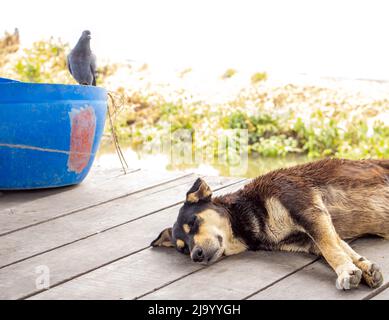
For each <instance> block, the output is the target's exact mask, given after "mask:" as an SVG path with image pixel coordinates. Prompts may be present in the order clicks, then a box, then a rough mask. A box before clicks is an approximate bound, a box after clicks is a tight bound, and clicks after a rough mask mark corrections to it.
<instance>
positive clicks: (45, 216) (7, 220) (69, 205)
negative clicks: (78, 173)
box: [0, 170, 188, 236]
mask: <svg viewBox="0 0 389 320" xmlns="http://www.w3.org/2000/svg"><path fill="white" fill-rule="evenodd" d="M185 175H188V174H183V173H171V172H153V171H144V170H142V171H136V172H133V173H130V174H127V175H122V176H120V177H117V178H116V179H115V180H114V183H112V182H111V181H110V180H108V181H106V182H104V183H85V184H81V185H80V186H78V187H75V188H69V189H67V190H65V191H64V192H61V193H57V194H55V195H52V196H48V197H45V198H42V199H38V200H35V201H32V202H28V203H26V204H21V205H19V206H17V207H14V208H12V211H10V210H7V209H6V210H2V211H0V236H3V235H6V234H8V233H10V232H15V231H18V230H21V229H23V228H27V227H30V226H33V225H37V224H39V223H43V222H45V221H47V220H50V219H56V218H59V217H62V216H65V215H68V214H72V213H74V212H77V211H80V210H84V209H86V208H89V207H92V206H96V205H99V204H102V203H105V202H107V201H111V200H113V199H118V198H121V197H124V196H128V195H130V194H132V193H135V192H139V191H140V190H144V189H147V188H150V187H152V186H155V185H158V184H162V183H166V182H168V181H173V180H175V179H177V178H180V177H182V176H185ZM54 204H55V205H54Z"/></svg>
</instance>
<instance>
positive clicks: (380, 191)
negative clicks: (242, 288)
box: [152, 159, 389, 289]
mask: <svg viewBox="0 0 389 320" xmlns="http://www.w3.org/2000/svg"><path fill="white" fill-rule="evenodd" d="M211 196H212V193H211V191H210V188H209V187H208V186H207V185H206V183H205V182H204V181H202V180H198V181H197V182H196V183H195V185H194V186H193V187H192V189H191V190H190V191H189V192H188V194H187V201H186V202H185V204H184V206H183V208H181V210H180V214H179V217H178V220H177V223H176V224H175V226H174V228H173V235H171V236H170V238H169V237H163V234H168V235H169V234H171V232H170V233H169V232H167V231H166V230H165V231H164V232H163V233H161V234H160V236H159V237H158V238H157V239H156V240H155V241H154V242H153V243H152V244H153V245H154V246H158V245H166V243H168V244H170V245H172V246H175V247H176V248H177V246H176V245H175V244H174V243H176V241H177V240H180V241H181V242H182V243H181V242H180V243H181V247H182V244H183V243H185V244H186V246H187V251H188V252H190V253H191V257H192V259H193V260H195V261H200V262H205V259H207V261H210V262H213V261H215V260H217V259H218V258H219V257H220V256H221V255H222V254H225V255H230V254H235V253H239V252H242V251H244V250H246V249H249V250H258V249H266V250H286V251H302V252H310V253H314V254H321V255H323V256H324V258H325V259H326V260H327V262H328V263H329V264H330V265H331V267H332V268H333V269H334V270H335V272H336V273H337V274H338V280H337V287H338V288H340V289H350V288H352V287H356V286H357V285H358V284H359V282H360V280H361V277H363V279H364V280H365V282H366V283H367V284H368V285H369V286H371V287H377V286H379V285H380V284H381V283H382V281H383V279H382V275H381V273H380V272H379V269H378V267H377V266H376V265H375V264H373V263H371V262H370V261H368V260H367V259H366V258H363V257H361V256H360V255H359V254H357V253H356V252H355V251H354V250H353V249H352V248H351V247H350V246H349V245H348V244H347V243H346V242H345V241H344V239H351V238H356V237H360V236H363V235H366V234H374V235H378V236H381V237H384V238H387V239H389V160H363V161H351V160H343V159H326V160H321V161H316V162H312V163H308V164H304V165H299V166H295V167H292V168H287V169H281V170H277V171H274V172H271V173H268V174H266V175H263V176H261V177H258V178H256V179H254V180H253V181H252V182H251V183H249V184H247V185H246V186H245V187H244V188H243V189H241V190H238V191H237V192H234V193H231V194H228V195H224V196H220V197H216V198H213V199H212V197H211ZM193 217H194V218H193ZM193 219H194V221H195V222H194V223H189V224H188V221H189V222H190V221H192V220H193ZM184 225H185V227H183V226H184ZM184 229H185V230H184ZM169 230H170V231H171V229H169ZM181 230H184V231H183V232H184V233H185V234H183V233H182V232H181ZM216 239H218V240H216ZM220 239H221V240H220ZM162 243H165V244H162ZM184 247H185V245H184ZM184 247H182V248H184ZM177 249H180V248H177ZM180 251H181V249H180Z"/></svg>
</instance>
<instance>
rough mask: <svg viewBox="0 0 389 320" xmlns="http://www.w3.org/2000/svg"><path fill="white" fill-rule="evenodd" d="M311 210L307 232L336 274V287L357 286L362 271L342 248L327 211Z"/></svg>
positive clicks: (345, 288) (349, 287)
mask: <svg viewBox="0 0 389 320" xmlns="http://www.w3.org/2000/svg"><path fill="white" fill-rule="evenodd" d="M313 210H314V211H315V212H310V216H311V226H310V228H309V229H310V230H307V233H308V234H309V236H310V237H311V238H312V239H313V241H314V242H315V244H316V245H317V247H318V248H319V250H320V252H321V253H322V255H323V257H324V258H325V259H326V261H327V262H328V263H329V265H330V266H331V267H332V268H333V269H334V270H335V272H336V274H337V275H338V279H337V280H336V287H337V288H338V289H344V290H348V289H351V288H355V287H357V286H358V285H359V283H360V281H361V277H362V271H361V270H360V269H359V268H358V267H357V266H355V265H354V263H353V261H352V259H351V257H350V256H349V255H348V253H347V252H346V251H345V250H344V247H343V246H342V240H341V239H340V237H339V235H338V234H337V232H336V230H335V227H334V225H333V223H332V220H331V217H330V215H329V213H328V212H326V210H325V209H324V210H318V207H315V208H314V209H313Z"/></svg>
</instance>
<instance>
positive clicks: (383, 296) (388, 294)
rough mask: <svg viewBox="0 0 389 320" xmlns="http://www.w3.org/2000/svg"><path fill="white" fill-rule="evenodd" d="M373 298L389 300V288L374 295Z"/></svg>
mask: <svg viewBox="0 0 389 320" xmlns="http://www.w3.org/2000/svg"><path fill="white" fill-rule="evenodd" d="M371 300H389V289H388V288H386V289H385V290H384V291H382V292H381V293H379V294H378V295H376V296H375V297H373V298H372V299H371Z"/></svg>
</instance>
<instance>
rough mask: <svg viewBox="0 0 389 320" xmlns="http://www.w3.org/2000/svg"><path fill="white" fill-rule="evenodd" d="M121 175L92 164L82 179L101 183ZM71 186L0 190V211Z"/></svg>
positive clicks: (115, 171)
mask: <svg viewBox="0 0 389 320" xmlns="http://www.w3.org/2000/svg"><path fill="white" fill-rule="evenodd" d="M136 170H138V169H130V170H129V173H130V172H134V171H136ZM121 175H123V173H122V172H121V170H120V169H109V170H103V169H101V168H99V167H96V166H94V167H93V168H92V169H91V172H90V173H89V174H88V176H87V177H86V178H85V180H84V181H83V184H84V183H101V182H103V181H106V180H108V179H112V178H115V177H119V176H121ZM70 188H73V187H72V186H70V187H63V188H52V189H37V190H22V191H5V190H3V191H0V211H1V210H5V209H10V210H9V211H12V208H14V207H16V206H18V205H20V204H23V203H26V202H29V201H34V200H37V199H41V198H44V197H47V196H51V195H54V194H57V193H60V192H64V191H65V190H67V189H70Z"/></svg>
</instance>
